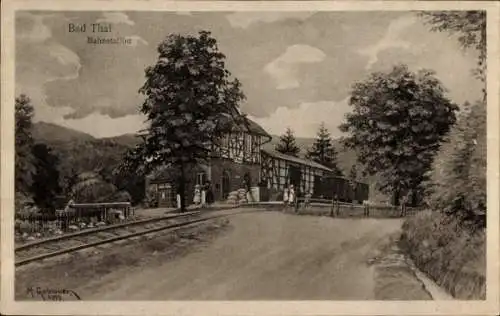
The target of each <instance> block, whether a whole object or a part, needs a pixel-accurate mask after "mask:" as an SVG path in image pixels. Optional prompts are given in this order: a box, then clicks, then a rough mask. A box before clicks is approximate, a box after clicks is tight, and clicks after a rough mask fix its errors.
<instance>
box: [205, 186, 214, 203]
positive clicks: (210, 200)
mask: <svg viewBox="0 0 500 316" xmlns="http://www.w3.org/2000/svg"><path fill="white" fill-rule="evenodd" d="M213 202H214V193H213V192H212V185H211V183H210V181H208V182H207V189H206V203H207V206H210V205H212V203H213Z"/></svg>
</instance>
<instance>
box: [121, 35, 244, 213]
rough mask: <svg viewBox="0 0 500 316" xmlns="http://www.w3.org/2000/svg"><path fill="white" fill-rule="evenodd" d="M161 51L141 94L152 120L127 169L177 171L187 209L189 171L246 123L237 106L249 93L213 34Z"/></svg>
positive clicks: (176, 39) (168, 43) (172, 40)
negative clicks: (232, 130)
mask: <svg viewBox="0 0 500 316" xmlns="http://www.w3.org/2000/svg"><path fill="white" fill-rule="evenodd" d="M158 53H159V57H158V60H157V62H156V64H155V65H154V66H151V67H148V68H147V69H146V82H145V83H144V85H143V87H142V88H141V89H140V90H139V91H140V93H142V94H144V95H145V96H146V100H145V101H144V103H143V105H142V107H141V112H142V113H143V114H145V115H146V117H147V122H148V128H147V133H146V135H144V138H145V139H144V142H143V143H141V144H140V145H138V146H137V147H136V148H135V149H134V150H132V151H131V152H129V154H128V155H127V157H126V159H125V162H124V164H123V166H122V169H123V168H125V169H128V170H132V171H133V172H134V173H137V170H143V171H144V173H148V172H150V171H151V170H154V168H157V167H161V166H163V165H169V166H172V167H174V168H177V169H178V170H179V174H180V176H179V179H178V186H179V192H180V195H181V209H182V210H185V197H184V196H185V182H186V179H185V173H186V172H185V171H186V168H187V167H188V166H189V165H191V164H196V163H198V162H200V161H207V160H208V159H209V158H210V152H211V151H210V148H211V147H212V145H213V144H214V143H216V142H217V141H219V140H220V139H221V138H222V135H223V133H224V132H227V129H228V128H229V126H233V123H234V122H235V121H238V122H241V121H240V120H242V115H241V114H240V112H239V108H238V104H239V102H240V101H241V100H243V99H244V95H243V93H242V92H241V84H240V82H239V81H238V80H237V79H232V78H231V73H230V72H229V71H228V70H226V69H225V56H224V54H222V53H221V52H219V49H218V47H217V42H216V40H215V39H214V38H213V37H211V35H210V32H206V31H201V32H199V34H198V36H191V35H189V36H181V35H178V34H173V35H170V36H168V37H167V38H166V39H165V40H164V41H163V42H161V43H160V44H159V46H158ZM135 167H139V169H137V168H135ZM130 168H132V169H130ZM134 168H135V169H134Z"/></svg>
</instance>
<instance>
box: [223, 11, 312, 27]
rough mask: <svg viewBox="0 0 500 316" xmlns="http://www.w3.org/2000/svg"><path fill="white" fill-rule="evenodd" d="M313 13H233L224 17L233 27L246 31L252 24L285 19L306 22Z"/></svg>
mask: <svg viewBox="0 0 500 316" xmlns="http://www.w3.org/2000/svg"><path fill="white" fill-rule="evenodd" d="M313 14H314V13H313V12H235V13H231V14H228V15H226V18H227V20H228V21H229V23H230V24H231V26H233V27H239V28H243V29H246V28H248V27H250V26H251V25H252V24H257V23H262V22H265V23H272V22H276V21H281V20H287V19H297V20H301V21H303V20H306V19H307V18H309V17H310V16H312V15H313Z"/></svg>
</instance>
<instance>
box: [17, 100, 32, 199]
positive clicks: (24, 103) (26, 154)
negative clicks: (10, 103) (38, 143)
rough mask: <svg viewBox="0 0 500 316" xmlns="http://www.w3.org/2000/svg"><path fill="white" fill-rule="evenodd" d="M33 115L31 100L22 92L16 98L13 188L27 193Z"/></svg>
mask: <svg viewBox="0 0 500 316" xmlns="http://www.w3.org/2000/svg"><path fill="white" fill-rule="evenodd" d="M33 115H34V110H33V106H32V105H31V100H30V98H28V97H27V96H26V95H24V94H22V95H20V96H19V97H17V98H16V106H15V118H16V127H15V129H16V130H15V132H16V135H15V136H16V140H15V186H16V187H15V189H16V191H17V192H22V193H24V194H27V193H28V192H29V191H30V187H31V183H32V174H33V172H34V166H33V156H32V151H31V149H32V147H33V137H32V134H31V132H32V126H33V123H32V119H33Z"/></svg>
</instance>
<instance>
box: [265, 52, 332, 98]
mask: <svg viewBox="0 0 500 316" xmlns="http://www.w3.org/2000/svg"><path fill="white" fill-rule="evenodd" d="M325 57H326V55H325V53H323V51H322V50H320V49H318V48H316V47H312V46H309V45H292V46H289V47H288V48H287V49H286V51H285V52H284V53H283V54H282V55H281V56H279V57H278V58H276V59H275V60H273V61H272V62H270V63H269V64H267V65H266V66H265V67H264V71H265V72H267V73H268V74H269V75H270V76H271V77H272V78H273V79H274V80H275V81H276V84H277V87H276V88H277V89H280V90H282V89H293V88H297V87H299V86H300V83H299V79H298V78H297V77H298V69H297V67H298V65H299V64H307V63H319V62H321V61H323V60H324V59H325Z"/></svg>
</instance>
